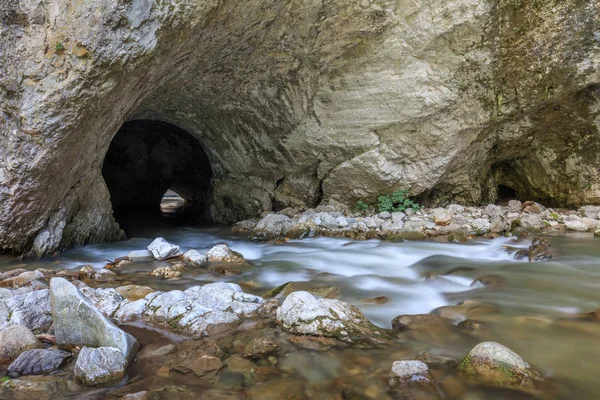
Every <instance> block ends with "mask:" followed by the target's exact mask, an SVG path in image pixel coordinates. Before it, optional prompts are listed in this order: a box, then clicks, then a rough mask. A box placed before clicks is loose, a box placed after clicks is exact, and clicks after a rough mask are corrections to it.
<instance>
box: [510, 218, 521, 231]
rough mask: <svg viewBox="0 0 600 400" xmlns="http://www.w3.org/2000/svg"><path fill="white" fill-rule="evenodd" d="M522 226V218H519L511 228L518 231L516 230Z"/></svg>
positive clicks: (512, 223) (511, 224)
mask: <svg viewBox="0 0 600 400" xmlns="http://www.w3.org/2000/svg"><path fill="white" fill-rule="evenodd" d="M520 226H521V219H520V218H517V219H515V220H514V221H513V222H511V223H510V228H511V229H516V228H518V227H520Z"/></svg>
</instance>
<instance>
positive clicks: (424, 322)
mask: <svg viewBox="0 0 600 400" xmlns="http://www.w3.org/2000/svg"><path fill="white" fill-rule="evenodd" d="M449 325H450V321H448V320H447V319H446V318H442V317H440V316H439V315H434V314H412V315H399V316H397V317H396V318H394V319H393V320H392V328H393V329H394V330H396V331H403V330H406V329H411V330H420V329H426V330H429V329H437V328H447V327H448V326H449Z"/></svg>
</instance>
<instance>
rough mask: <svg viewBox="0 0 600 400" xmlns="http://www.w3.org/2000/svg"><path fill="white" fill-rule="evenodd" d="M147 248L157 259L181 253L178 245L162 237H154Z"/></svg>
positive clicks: (164, 258)
mask: <svg viewBox="0 0 600 400" xmlns="http://www.w3.org/2000/svg"><path fill="white" fill-rule="evenodd" d="M148 250H149V251H150V252H152V255H153V256H154V258H156V259H157V260H166V259H168V258H173V257H179V256H180V255H181V254H182V253H181V250H180V249H179V246H176V245H174V244H171V243H169V242H167V241H166V240H165V239H164V238H161V237H159V238H156V239H154V241H153V242H152V243H150V245H149V246H148Z"/></svg>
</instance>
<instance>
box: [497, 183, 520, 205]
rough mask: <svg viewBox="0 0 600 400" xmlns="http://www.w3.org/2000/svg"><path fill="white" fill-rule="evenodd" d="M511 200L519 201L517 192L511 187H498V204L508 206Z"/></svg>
mask: <svg viewBox="0 0 600 400" xmlns="http://www.w3.org/2000/svg"><path fill="white" fill-rule="evenodd" d="M510 200H519V196H518V195H517V191H516V190H515V189H514V188H512V187H510V186H505V185H498V203H500V204H504V203H507V204H508V202H509V201H510Z"/></svg>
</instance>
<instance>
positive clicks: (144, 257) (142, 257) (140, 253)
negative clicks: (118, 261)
mask: <svg viewBox="0 0 600 400" xmlns="http://www.w3.org/2000/svg"><path fill="white" fill-rule="evenodd" d="M127 257H129V261H133V262H138V263H141V262H148V261H154V260H156V259H155V258H154V254H152V252H151V251H150V250H134V251H132V252H130V253H129V254H128V255H127Z"/></svg>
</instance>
